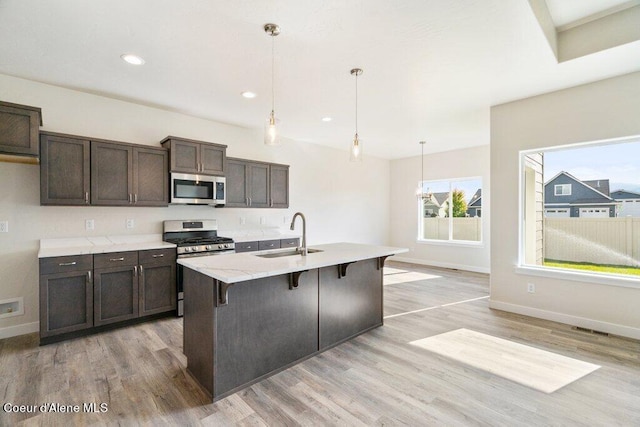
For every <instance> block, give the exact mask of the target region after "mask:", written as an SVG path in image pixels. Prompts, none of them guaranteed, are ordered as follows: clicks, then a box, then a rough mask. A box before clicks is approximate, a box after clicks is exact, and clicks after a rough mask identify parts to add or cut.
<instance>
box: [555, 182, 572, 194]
mask: <svg viewBox="0 0 640 427" xmlns="http://www.w3.org/2000/svg"><path fill="white" fill-rule="evenodd" d="M558 188H561V189H563V188H568V189H569V192H568V193H565V192H564V190H563V191H561V192H560V193H558ZM571 191H572V188H571V184H554V186H553V195H554V196H570V195H571Z"/></svg>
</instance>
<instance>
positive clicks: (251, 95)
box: [240, 90, 256, 99]
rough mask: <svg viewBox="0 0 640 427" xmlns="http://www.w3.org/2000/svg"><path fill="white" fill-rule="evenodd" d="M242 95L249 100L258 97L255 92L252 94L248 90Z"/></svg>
mask: <svg viewBox="0 0 640 427" xmlns="http://www.w3.org/2000/svg"><path fill="white" fill-rule="evenodd" d="M240 95H242V96H244V97H245V98H249V99H251V98H255V97H256V94H255V93H254V92H250V91H248V90H246V91H244V92H242V93H241V94H240Z"/></svg>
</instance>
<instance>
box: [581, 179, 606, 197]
mask: <svg viewBox="0 0 640 427" xmlns="http://www.w3.org/2000/svg"><path fill="white" fill-rule="evenodd" d="M582 182H584V183H585V184H587V185H588V186H589V187H592V188H595V189H596V190H598V191H599V192H601V193H602V194H604V195H606V196H610V194H609V180H608V179H592V180H589V181H582Z"/></svg>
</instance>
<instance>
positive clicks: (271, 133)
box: [264, 24, 280, 145]
mask: <svg viewBox="0 0 640 427" xmlns="http://www.w3.org/2000/svg"><path fill="white" fill-rule="evenodd" d="M264 31H265V33H267V34H268V35H270V36H271V114H269V118H268V119H267V120H266V122H265V124H264V143H265V145H280V134H279V133H278V128H277V124H278V122H279V121H280V120H278V119H276V113H275V104H276V96H275V89H274V87H275V85H274V81H275V37H276V36H277V35H278V34H280V27H279V26H278V25H276V24H264Z"/></svg>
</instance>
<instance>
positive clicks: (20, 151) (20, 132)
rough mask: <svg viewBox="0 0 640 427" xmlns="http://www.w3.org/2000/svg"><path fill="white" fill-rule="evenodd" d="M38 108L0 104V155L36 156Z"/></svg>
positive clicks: (40, 116) (39, 123)
mask: <svg viewBox="0 0 640 427" xmlns="http://www.w3.org/2000/svg"><path fill="white" fill-rule="evenodd" d="M40 126H42V112H41V110H40V108H37V107H30V106H28V105H19V104H12V103H10V102H0V153H6V154H13V155H23V156H38V148H39V142H38V131H39V129H40Z"/></svg>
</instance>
